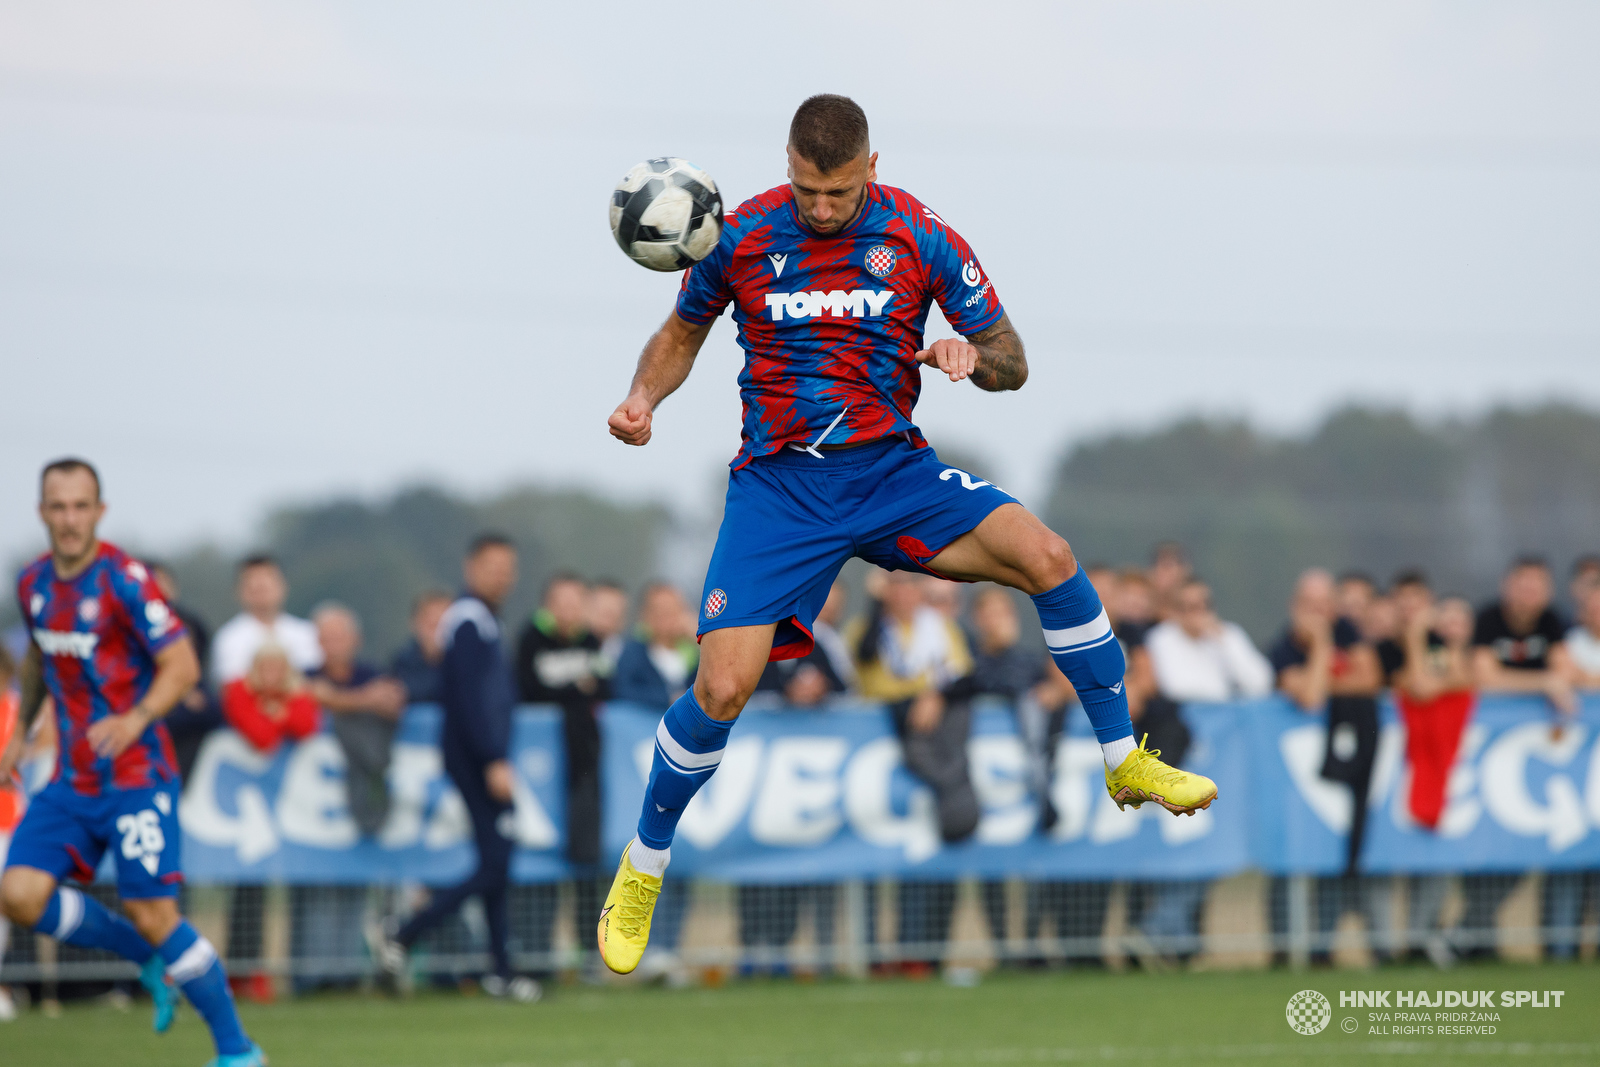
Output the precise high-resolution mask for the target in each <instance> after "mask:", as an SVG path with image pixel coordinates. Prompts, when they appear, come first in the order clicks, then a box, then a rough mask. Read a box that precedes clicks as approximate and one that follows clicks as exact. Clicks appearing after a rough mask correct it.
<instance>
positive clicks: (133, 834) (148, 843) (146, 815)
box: [117, 808, 167, 874]
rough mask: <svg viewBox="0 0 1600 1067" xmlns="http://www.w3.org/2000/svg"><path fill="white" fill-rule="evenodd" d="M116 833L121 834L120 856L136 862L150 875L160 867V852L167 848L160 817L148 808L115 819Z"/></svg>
mask: <svg viewBox="0 0 1600 1067" xmlns="http://www.w3.org/2000/svg"><path fill="white" fill-rule="evenodd" d="M117 832H118V833H120V834H122V855H123V856H124V858H126V859H130V860H138V861H139V862H140V863H142V864H143V865H144V869H145V870H147V871H149V872H150V873H151V874H155V873H156V868H158V867H160V866H161V850H162V849H164V848H166V847H167V838H166V835H165V834H163V833H162V832H161V816H159V815H157V814H156V813H155V812H154V811H152V810H151V809H150V808H146V809H145V810H143V811H140V812H134V813H132V814H130V815H123V816H121V817H119V818H118V819H117Z"/></svg>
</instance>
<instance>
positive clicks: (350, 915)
mask: <svg viewBox="0 0 1600 1067" xmlns="http://www.w3.org/2000/svg"><path fill="white" fill-rule="evenodd" d="M603 888H604V886H603V885H602V884H601V883H600V882H599V881H598V880H597V881H595V882H594V883H589V884H585V883H578V882H570V881H569V882H566V883H560V884H542V885H519V886H516V887H515V888H514V889H513V891H512V895H511V930H512V937H513V952H514V963H515V965H516V966H517V968H518V969H519V970H523V971H526V972H528V973H532V974H535V975H540V976H545V977H556V978H561V979H565V980H588V981H598V980H601V979H602V978H609V976H607V975H605V974H604V972H603V969H602V968H601V967H600V965H599V962H598V960H597V958H596V956H595V952H594V942H593V937H594V933H593V930H594V916H595V914H596V913H597V911H598V899H599V896H598V895H599V893H600V892H601V891H602V890H603ZM1574 888H1576V890H1577V893H1578V895H1577V896H1576V897H1573V896H1572V890H1573V889H1574ZM90 891H91V892H92V893H93V894H94V895H95V896H97V897H99V898H100V899H102V900H103V901H105V902H106V903H108V904H112V903H114V895H113V894H112V892H111V891H110V888H109V887H107V886H96V887H93V888H92V889H91V890H90ZM426 896H427V891H426V890H425V889H423V888H422V887H420V886H414V885H413V886H407V885H398V886H390V885H371V886H362V885H355V886H284V885H271V886H207V887H197V888H194V889H191V890H188V891H186V892H185V900H184V905H185V911H186V912H187V913H188V914H189V916H190V917H191V919H192V920H193V921H194V922H195V923H196V925H197V926H198V927H199V928H200V929H201V930H202V931H203V932H205V933H206V934H207V936H209V937H210V938H211V939H212V941H213V942H214V943H215V944H216V945H217V946H218V948H219V949H220V950H221V951H222V952H223V954H224V956H225V957H226V958H227V960H228V966H229V969H230V973H231V974H232V975H233V977H234V978H235V979H236V981H239V982H240V983H241V984H242V985H243V987H244V988H245V990H246V992H247V993H249V992H251V991H255V992H256V993H257V994H260V993H261V992H262V991H263V989H264V988H265V989H270V991H271V992H272V993H274V994H276V993H284V992H293V993H305V992H310V991H314V990H316V989H320V988H326V987H356V986H361V985H364V984H366V983H369V982H371V980H372V977H373V973H374V969H373V964H372V961H371V959H370V957H369V955H368V952H367V949H366V945H365V940H364V929H365V928H366V927H367V925H368V924H370V923H373V922H375V921H377V920H379V919H381V918H382V917H384V916H386V915H405V914H409V913H410V912H411V911H413V910H415V909H416V908H417V907H419V906H420V905H421V904H423V903H424V902H425V901H426ZM1574 903H1575V904H1576V905H1577V910H1576V911H1574V910H1573V905H1574ZM1552 918H1555V919H1558V920H1560V922H1561V925H1550V924H1549V922H1550V920H1551V919H1552ZM484 938H485V924H484V922H483V917H482V912H481V911H480V910H478V909H477V908H476V906H475V904H474V903H469V905H468V906H467V907H466V908H464V909H463V911H462V913H461V915H460V916H459V917H458V918H457V919H456V920H454V921H453V922H451V923H450V924H448V925H447V926H445V927H443V928H441V929H440V930H438V931H436V932H435V933H433V934H431V935H429V936H428V937H427V938H425V939H424V940H423V941H421V942H420V943H419V944H418V945H417V946H415V949H414V951H413V953H412V964H413V968H414V971H415V974H416V976H417V977H418V978H419V979H421V980H423V981H433V982H435V983H438V984H444V985H450V984H453V983H456V982H459V981H461V980H462V979H466V978H471V977H474V976H476V975H478V974H480V973H481V972H482V971H483V969H484V968H485V966H486V965H487V956H486V954H485V951H484ZM1597 942H1600V892H1597V877H1596V876H1595V875H1594V874H1592V873H1590V874H1585V875H1578V876H1576V878H1574V876H1571V875H1561V874H1557V875H1553V876H1551V875H1544V874H1541V873H1537V872H1534V873H1529V874H1522V875H1515V874H1506V875H1470V876H1440V875H1427V876H1421V877H1405V876H1381V877H1377V876H1370V877H1364V878H1360V879H1338V878H1314V877H1303V876H1302V877H1290V878H1281V879H1275V878H1271V877H1267V876H1264V875H1261V874H1259V873H1255V872H1247V873H1244V874H1240V875H1235V876H1232V877H1229V878H1223V879H1218V880H1214V881H1211V882H1195V881H1175V882H1103V881H1091V882H1050V881H1045V882H1033V881H1024V880H1021V879H1016V878H1012V879H1005V880H997V881H982V880H977V879H965V880H961V881H956V882H894V881H889V880H884V881H877V882H868V881H848V882H843V883H838V884H809V885H798V884H797V885H749V886H737V885H728V884H725V883H714V882H708V881H694V880H689V879H670V878H669V889H668V891H667V893H666V894H665V895H664V896H663V898H662V900H661V902H660V905H659V906H658V909H657V915H656V919H655V926H654V936H653V939H652V948H653V952H652V955H651V956H650V957H649V958H648V959H647V960H646V963H645V964H644V965H643V966H642V967H641V970H640V972H639V979H635V980H640V979H642V980H650V979H656V980H663V981H667V982H672V983H679V982H697V981H711V982H716V981H720V980H722V979H725V978H732V977H743V976H759V975H768V974H770V975H794V976H798V977H805V976H822V975H843V976H851V977H864V976H867V975H869V974H872V973H883V972H885V971H890V972H893V971H902V970H904V971H910V972H913V973H915V972H922V973H929V972H931V971H933V970H936V969H937V970H942V971H943V972H944V973H945V975H946V976H947V977H948V978H950V979H951V980H955V981H960V980H962V979H963V978H964V977H976V976H977V975H978V974H980V973H981V972H983V971H984V970H987V969H990V968H993V967H996V966H1023V967H1056V966H1076V967H1104V968H1111V969H1120V968H1124V967H1130V966H1140V967H1145V968H1150V969H1169V968H1178V967H1187V968H1194V969H1210V968H1249V967H1266V966H1271V965H1275V964H1276V965H1290V966H1296V965H1298V966H1304V965H1307V964H1317V963H1322V962H1327V963H1331V964H1334V965H1348V966H1366V965H1371V964H1374V963H1383V962H1388V961H1396V960H1411V959H1420V960H1431V961H1432V962H1434V963H1435V964H1438V965H1441V966H1444V965H1448V964H1449V963H1451V962H1454V961H1455V960H1457V959H1462V958H1473V957H1479V956H1499V957H1501V958H1507V959H1515V960H1523V961H1537V960H1540V959H1545V958H1552V957H1571V956H1574V955H1576V956H1579V957H1581V958H1584V959H1593V958H1594V957H1595V955H1596V945H1597ZM255 976H264V977H259V978H258V977H255ZM134 978H135V973H134V969H133V967H132V966H131V965H129V964H127V963H126V962H124V961H121V960H118V959H115V958H113V957H110V956H108V955H106V954H104V953H99V952H92V951H85V950H82V949H78V948H74V947H72V946H69V945H58V944H56V943H55V942H53V941H52V940H51V939H49V938H47V937H44V936H42V935H34V934H28V933H19V932H14V934H13V937H12V946H11V949H10V951H9V952H8V954H7V956H6V959H5V961H4V965H3V967H0V982H4V983H6V984H30V985H33V986H35V995H42V996H44V997H46V998H52V997H55V996H57V995H59V994H58V990H60V989H63V988H64V989H66V990H67V991H68V992H71V991H72V987H73V986H74V985H75V984H80V983H105V982H113V983H116V982H124V983H131V982H132V981H133V979H134ZM613 980H614V979H613ZM251 983H254V984H253V985H252V984H251Z"/></svg>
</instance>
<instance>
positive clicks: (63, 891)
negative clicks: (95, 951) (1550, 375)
mask: <svg viewBox="0 0 1600 1067" xmlns="http://www.w3.org/2000/svg"><path fill="white" fill-rule="evenodd" d="M33 928H34V929H35V930H36V931H38V932H39V933H41V934H45V935H46V936H49V937H53V938H55V939H56V940H57V941H65V942H66V943H67V944H69V945H77V946H78V947H79V948H99V949H104V950H106V951H107V952H115V953H116V954H117V955H119V956H121V957H122V958H123V959H125V960H132V961H133V962H134V963H137V964H138V965H139V966H141V967H143V966H144V965H145V964H146V963H147V962H149V959H150V957H151V956H154V955H155V954H156V950H155V947H154V946H153V945H151V944H150V942H148V941H146V940H145V939H144V938H142V937H140V936H139V931H137V930H135V929H134V928H133V924H132V923H130V922H129V921H128V920H127V919H124V918H123V917H122V916H120V915H118V914H116V913H115V912H112V911H110V910H109V909H107V908H106V906H105V905H104V904H102V903H100V902H99V901H98V900H96V899H94V898H93V897H86V896H84V895H83V893H82V892H80V891H79V890H77V889H74V888H72V887H71V886H62V887H61V888H59V889H57V890H56V891H55V895H53V896H52V897H51V898H50V903H48V904H46V905H45V908H44V914H43V915H41V916H39V921H38V922H37V923H35V924H34V927H33Z"/></svg>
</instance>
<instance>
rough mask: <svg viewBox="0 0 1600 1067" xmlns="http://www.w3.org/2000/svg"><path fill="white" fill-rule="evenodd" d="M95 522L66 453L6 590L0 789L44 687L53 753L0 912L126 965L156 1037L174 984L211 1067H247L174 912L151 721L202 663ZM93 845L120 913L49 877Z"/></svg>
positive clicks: (255, 1053)
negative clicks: (109, 858)
mask: <svg viewBox="0 0 1600 1067" xmlns="http://www.w3.org/2000/svg"><path fill="white" fill-rule="evenodd" d="M104 513H105V504H103V503H102V502H101V500H100V477H99V475H98V474H97V473H96V472H95V469H94V468H93V467H91V466H90V465H89V464H87V463H85V462H84V461H82V460H78V459H64V460H58V461H56V462H54V463H51V464H50V465H49V466H47V467H45V469H44V473H43V474H42V475H41V476H40V479H39V517H40V518H42V519H43V520H44V524H45V527H46V528H47V529H48V531H49V534H50V551H49V552H47V553H45V554H44V555H43V556H41V557H39V559H37V560H35V561H34V562H33V563H32V564H31V565H30V566H29V567H28V568H27V569H26V570H24V571H23V572H22V576H21V577H20V578H19V579H18V581H17V602H18V606H19V607H20V608H21V609H22V618H23V620H24V622H25V624H26V625H27V627H28V631H29V635H30V637H31V641H30V643H29V645H28V651H27V655H26V657H25V658H24V660H23V662H22V672H21V674H22V699H21V707H20V708H19V721H18V723H17V729H16V730H15V731H14V732H13V733H12V735H11V742H10V744H8V745H7V746H6V748H5V751H4V752H0V781H5V780H7V779H9V777H10V775H11V772H12V770H13V769H14V768H15V767H16V764H17V759H18V757H19V756H20V755H21V754H22V742H23V739H24V738H25V737H26V736H27V733H28V727H29V725H30V724H31V723H32V722H33V720H34V718H35V717H36V716H37V715H38V714H39V709H40V708H41V707H42V706H43V704H44V698H45V696H46V694H48V695H49V696H50V697H51V698H52V699H53V700H54V702H55V710H56V725H57V730H58V736H59V738H60V747H59V748H58V749H57V753H58V754H57V757H56V769H55V774H54V775H53V776H52V777H51V779H50V783H49V785H47V786H45V788H44V789H42V790H41V791H40V792H39V795H38V796H36V797H34V798H33V801H32V803H31V804H30V805H29V807H28V811H27V814H26V815H24V816H23V817H22V823H21V825H19V826H18V827H17V831H16V834H15V836H14V837H13V838H12V840H11V854H10V856H9V857H8V859H7V865H6V869H5V874H4V875H3V876H0V908H3V909H4V912H5V915H6V917H7V918H8V919H10V920H11V921H12V922H15V923H18V924H20V925H22V926H25V927H28V928H30V929H33V930H36V931H38V932H39V933H41V934H46V935H48V936H50V937H53V938H55V939H56V940H58V941H65V942H66V943H67V944H69V945H78V946H80V947H82V948H98V949H104V950H106V951H108V952H115V953H117V954H118V955H120V956H122V957H123V958H125V959H128V960H131V961H132V962H133V963H134V964H136V965H138V967H139V968H140V973H139V981H140V982H141V983H142V984H143V985H144V987H145V988H146V989H148V990H149V991H150V995H151V997H152V998H153V999H154V1000H155V1029H156V1032H157V1033H162V1032H164V1031H165V1030H167V1028H168V1027H170V1026H171V1025H172V1016H173V1011H174V1009H175V1008H176V1007H177V992H176V990H175V989H174V988H173V987H174V986H176V987H177V989H181V990H183V992H184V994H185V995H187V996H188V998H189V1002H190V1003H191V1004H193V1005H194V1007H195V1010H196V1011H198V1012H199V1013H200V1016H201V1018H203V1019H205V1021H206V1025H207V1026H209V1027H210V1028H211V1036H212V1039H213V1040H214V1041H215V1042H216V1046H217V1056H216V1058H215V1059H214V1060H212V1061H211V1063H212V1067H260V1065H262V1064H265V1063H266V1057H265V1056H263V1055H262V1052H261V1049H260V1047H259V1046H257V1045H256V1044H255V1043H254V1042H252V1041H251V1040H250V1039H249V1038H248V1037H246V1036H245V1032H244V1028H243V1027H242V1026H241V1025H240V1023H239V1015H238V1012H237V1011H235V1010H234V1004H233V996H232V994H231V993H229V991H228V976H227V974H226V973H224V971H223V969H222V961H221V960H219V959H218V958H217V953H216V950H215V949H214V948H212V946H211V942H210V941H207V940H206V939H205V938H204V937H201V936H200V934H199V932H198V931H197V930H195V928H194V927H193V926H190V925H189V923H188V922H187V921H186V920H185V919H184V918H183V916H182V915H180V914H178V900H177V895H178V884H179V883H180V882H182V881H183V872H182V868H181V865H180V863H179V852H180V848H179V845H180V837H179V833H180V832H179V830H178V789H179V783H178V769H177V758H176V757H175V755H174V754H173V750H172V739H171V738H170V737H169V736H168V734H167V729H166V727H165V726H163V725H162V724H161V717H162V716H163V715H165V714H166V713H167V712H168V711H170V710H171V709H172V706H173V705H174V704H176V703H177V702H178V701H179V700H180V699H182V698H183V697H184V696H185V695H186V694H187V693H188V692H189V690H190V689H192V688H194V685H195V683H196V682H197V681H199V679H200V665H199V662H198V661H197V660H196V658H195V652H194V646H193V644H192V643H191V642H190V639H189V635H188V633H187V632H186V631H185V630H184V627H183V623H181V622H179V621H178V618H177V616H176V615H174V614H173V612H172V609H171V608H170V607H168V606H167V603H166V601H165V600H163V599H162V597H161V593H160V591H159V590H158V589H157V588H156V584H155V581H154V579H152V578H151V577H150V573H149V571H147V570H146V569H145V567H144V565H143V564H141V563H139V562H138V561H137V560H134V559H132V558H130V557H129V556H128V555H127V554H126V553H124V552H123V551H122V550H121V549H119V548H117V547H116V546H115V545H112V544H108V543H107V542H105V541H101V540H100V539H99V538H98V536H97V535H96V527H97V526H98V525H99V522H100V517H101V516H102V515H103V514H104ZM107 848H109V849H110V850H111V853H112V855H113V856H114V857H115V858H116V868H117V893H118V895H119V896H120V897H121V898H122V908H123V910H124V911H125V912H126V913H127V918H124V917H122V916H121V915H117V914H115V913H114V912H111V911H109V910H107V909H106V908H105V907H104V906H103V905H101V904H100V903H99V902H98V901H97V900H95V899H94V898H93V897H90V896H86V895H85V894H83V893H82V892H80V891H79V890H77V889H74V888H72V887H71V886H66V885H62V884H61V883H62V881H63V880H64V879H65V878H68V877H71V878H74V879H76V880H78V881H81V882H88V881H91V880H92V879H93V878H94V873H95V868H96V867H97V866H99V863H100V857H101V856H102V855H103V854H104V853H105V851H106V849H107Z"/></svg>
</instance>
